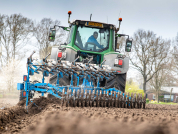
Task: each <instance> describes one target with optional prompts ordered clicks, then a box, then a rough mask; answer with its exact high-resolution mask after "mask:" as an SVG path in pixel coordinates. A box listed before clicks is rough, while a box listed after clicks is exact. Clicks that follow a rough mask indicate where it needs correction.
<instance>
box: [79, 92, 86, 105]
mask: <svg viewBox="0 0 178 134" xmlns="http://www.w3.org/2000/svg"><path fill="white" fill-rule="evenodd" d="M83 93H84V91H83V89H81V94H80V95H81V97H80V100H81V107H84V106H85V102H84V99H83Z"/></svg>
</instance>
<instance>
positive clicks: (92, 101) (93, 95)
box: [91, 90, 95, 107]
mask: <svg viewBox="0 0 178 134" xmlns="http://www.w3.org/2000/svg"><path fill="white" fill-rule="evenodd" d="M94 97H95V90H93V92H92V96H91V106H92V107H94V101H95V99H94Z"/></svg>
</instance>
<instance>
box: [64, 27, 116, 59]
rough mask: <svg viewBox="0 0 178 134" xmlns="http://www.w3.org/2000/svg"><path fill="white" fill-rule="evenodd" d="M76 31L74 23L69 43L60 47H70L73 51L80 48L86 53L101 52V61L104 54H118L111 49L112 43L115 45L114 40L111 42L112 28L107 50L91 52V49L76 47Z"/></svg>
mask: <svg viewBox="0 0 178 134" xmlns="http://www.w3.org/2000/svg"><path fill="white" fill-rule="evenodd" d="M76 31H77V26H76V25H75V28H74V30H73V33H72V35H73V36H72V39H71V42H70V43H69V44H67V45H64V46H62V47H66V48H70V49H72V50H74V51H76V52H77V51H78V50H80V51H81V52H86V53H91V54H101V62H102V61H103V57H104V55H107V54H119V53H118V52H115V50H114V49H113V45H115V42H113V41H114V40H113V38H114V37H113V36H114V35H113V33H114V32H113V30H112V29H110V38H109V48H108V49H107V50H104V51H102V52H93V51H85V50H81V49H80V48H79V47H77V46H76V45H75V43H74V42H75V37H76V33H77V32H76Z"/></svg>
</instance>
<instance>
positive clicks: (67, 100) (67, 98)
mask: <svg viewBox="0 0 178 134" xmlns="http://www.w3.org/2000/svg"><path fill="white" fill-rule="evenodd" d="M68 106H69V89H67V95H66V107H68Z"/></svg>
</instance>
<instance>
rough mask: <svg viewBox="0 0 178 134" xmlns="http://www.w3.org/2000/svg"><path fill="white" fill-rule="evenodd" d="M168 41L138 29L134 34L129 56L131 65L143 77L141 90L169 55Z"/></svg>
mask: <svg viewBox="0 0 178 134" xmlns="http://www.w3.org/2000/svg"><path fill="white" fill-rule="evenodd" d="M169 49H170V41H165V40H163V39H161V38H160V37H156V35H155V34H154V32H152V31H144V30H142V29H139V30H138V31H137V32H135V33H134V42H133V49H132V53H131V55H130V57H132V58H130V61H131V64H132V65H133V67H134V68H135V69H137V70H138V71H139V72H140V73H141V74H142V76H143V89H144V92H146V84H147V82H148V81H149V80H151V79H152V78H153V76H154V75H155V73H157V72H158V71H159V70H160V69H161V68H162V66H163V65H164V64H165V60H164V59H166V58H167V55H168V53H169ZM155 62H156V63H155Z"/></svg>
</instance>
